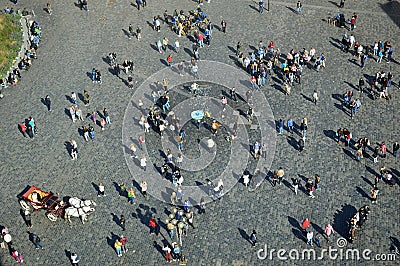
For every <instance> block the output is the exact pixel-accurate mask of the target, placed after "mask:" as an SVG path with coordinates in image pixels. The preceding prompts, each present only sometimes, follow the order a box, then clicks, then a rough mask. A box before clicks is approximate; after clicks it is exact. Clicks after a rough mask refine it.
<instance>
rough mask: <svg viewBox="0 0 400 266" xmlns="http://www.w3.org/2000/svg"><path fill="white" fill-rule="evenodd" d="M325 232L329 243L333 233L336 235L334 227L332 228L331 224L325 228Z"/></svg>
mask: <svg viewBox="0 0 400 266" xmlns="http://www.w3.org/2000/svg"><path fill="white" fill-rule="evenodd" d="M324 232H325V235H326V237H327V238H328V241H329V238H330V237H331V235H332V234H333V233H335V231H334V230H333V227H332V225H331V224H328V225H327V226H326V227H325V230H324Z"/></svg>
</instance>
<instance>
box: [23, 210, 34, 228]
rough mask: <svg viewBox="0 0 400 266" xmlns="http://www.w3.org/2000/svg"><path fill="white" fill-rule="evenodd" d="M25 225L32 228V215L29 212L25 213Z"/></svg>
mask: <svg viewBox="0 0 400 266" xmlns="http://www.w3.org/2000/svg"><path fill="white" fill-rule="evenodd" d="M24 218H25V223H26V226H27V227H28V228H32V217H31V213H30V212H29V211H28V210H25V212H24Z"/></svg>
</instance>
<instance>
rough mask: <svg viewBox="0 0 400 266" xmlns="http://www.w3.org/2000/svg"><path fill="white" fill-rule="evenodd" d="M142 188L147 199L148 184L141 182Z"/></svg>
mask: <svg viewBox="0 0 400 266" xmlns="http://www.w3.org/2000/svg"><path fill="white" fill-rule="evenodd" d="M140 188H141V190H142V195H143V197H145V198H147V182H146V181H145V180H143V181H142V182H140Z"/></svg>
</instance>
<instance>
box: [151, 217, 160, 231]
mask: <svg viewBox="0 0 400 266" xmlns="http://www.w3.org/2000/svg"><path fill="white" fill-rule="evenodd" d="M149 227H150V234H156V235H157V227H158V224H157V222H156V220H154V219H153V217H151V218H150V220H149Z"/></svg>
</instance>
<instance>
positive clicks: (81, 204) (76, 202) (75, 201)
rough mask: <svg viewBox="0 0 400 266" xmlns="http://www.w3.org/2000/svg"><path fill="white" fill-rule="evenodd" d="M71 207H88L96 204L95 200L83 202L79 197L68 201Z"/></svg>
mask: <svg viewBox="0 0 400 266" xmlns="http://www.w3.org/2000/svg"><path fill="white" fill-rule="evenodd" d="M68 203H69V205H71V206H72V207H75V208H81V207H87V206H91V205H93V206H96V205H97V204H96V202H94V201H93V200H82V199H80V198H78V197H72V198H70V199H69V200H68Z"/></svg>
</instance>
